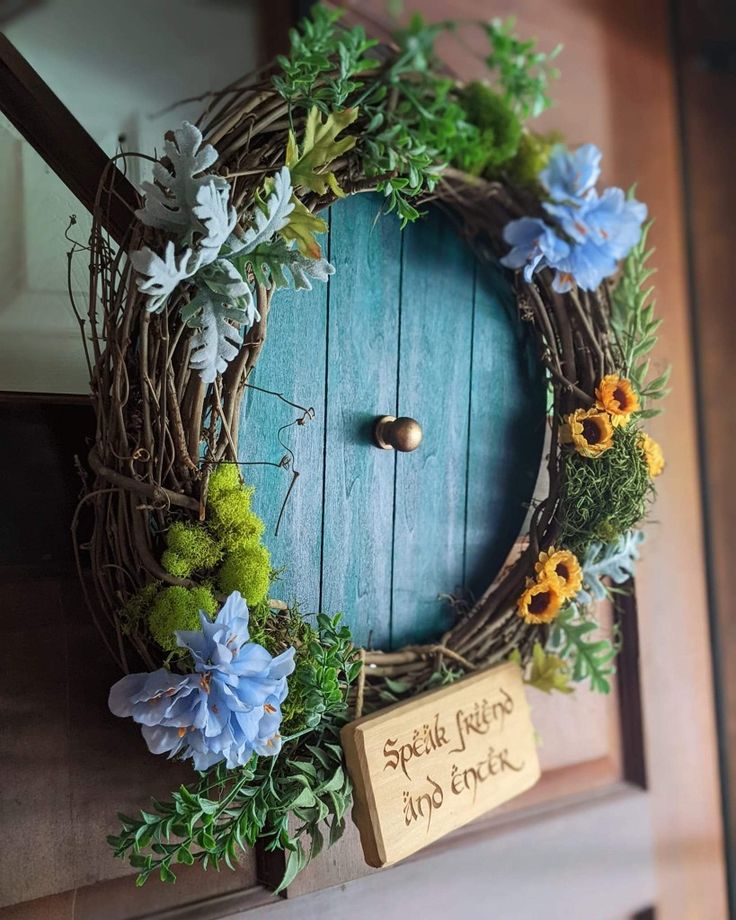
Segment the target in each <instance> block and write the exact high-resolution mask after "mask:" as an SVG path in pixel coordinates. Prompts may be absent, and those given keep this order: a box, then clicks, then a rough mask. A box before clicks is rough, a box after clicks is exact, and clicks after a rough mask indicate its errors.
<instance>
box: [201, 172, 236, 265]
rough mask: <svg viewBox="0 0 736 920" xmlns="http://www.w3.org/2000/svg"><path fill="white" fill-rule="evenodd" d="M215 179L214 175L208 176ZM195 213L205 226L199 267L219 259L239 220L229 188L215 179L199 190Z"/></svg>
mask: <svg viewBox="0 0 736 920" xmlns="http://www.w3.org/2000/svg"><path fill="white" fill-rule="evenodd" d="M207 178H208V179H213V178H214V177H213V176H208V177H207ZM193 210H194V215H195V217H196V218H197V219H198V220H199V222H200V224H201V225H202V227H203V228H204V235H203V236H202V237H201V239H200V240H199V241H198V244H197V256H198V260H199V267H200V268H202V267H203V266H205V265H210V264H211V263H212V262H214V261H215V259H217V257H218V256H219V254H220V249H222V247H223V245H224V244H225V243H226V242H227V239H228V237H229V236H230V234H231V233H232V232H233V228H234V227H235V224H236V223H237V220H238V215H237V214H236V212H235V208H233V207H232V206H231V205H230V196H229V188H221V187H220V186H218V185H217V184H216V183H215V182H214V181H210V182H206V183H204V184H203V185H201V186H200V187H199V189H198V190H197V203H196V204H195V205H194V209H193Z"/></svg>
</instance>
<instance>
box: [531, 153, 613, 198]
mask: <svg viewBox="0 0 736 920" xmlns="http://www.w3.org/2000/svg"><path fill="white" fill-rule="evenodd" d="M601 157H602V154H601V151H600V150H599V149H598V147H596V145H595V144H583V145H582V146H580V147H578V148H577V150H574V151H572V152H570V151H569V150H566V149H565V147H563V146H558V147H556V148H555V149H554V151H553V152H552V156H551V157H550V161H549V165H548V166H547V168H546V169H543V170H542V171H541V172H540V174H539V179H540V181H541V183H542V185H543V186H544V187H545V188H546V190H547V191H548V192H549V194H550V197H551V198H552V199H553V200H554V201H573V202H577V201H582V200H585V199H586V198H587V197H588V196H589V195H590V194H591V193H592V191H593V188H594V186H595V184H596V182H597V181H598V177H599V176H600V173H601V165H600V164H601Z"/></svg>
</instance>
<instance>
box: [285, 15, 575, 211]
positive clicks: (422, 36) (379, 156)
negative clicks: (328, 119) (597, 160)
mask: <svg viewBox="0 0 736 920" xmlns="http://www.w3.org/2000/svg"><path fill="white" fill-rule="evenodd" d="M340 15H341V13H340V12H339V11H331V10H326V9H325V8H324V7H322V6H319V5H318V6H316V7H314V8H313V11H312V18H311V19H310V20H307V21H305V22H304V23H302V25H301V26H300V28H299V29H296V30H292V32H291V50H290V53H289V55H288V56H282V57H280V58H279V59H278V63H279V66H280V72H279V73H277V74H275V75H274V77H273V85H274V87H275V88H276V90H277V91H278V92H279V93H280V94H281V96H282V97H283V98H284V99H285V100H286V101H287V102H288V103H289V109H290V114H291V115H293V113H294V112H296V111H299V110H301V111H309V110H311V109H312V108H314V107H316V108H317V109H319V110H320V111H322V112H323V113H325V114H326V115H328V116H330V115H332V114H334V113H335V112H337V111H339V110H340V109H346V108H350V109H353V108H357V109H358V110H359V112H360V119H359V123H358V125H359V128H360V131H359V135H358V138H359V139H358V143H357V144H356V152H357V155H358V156H359V158H360V166H361V170H362V172H363V173H364V175H366V176H370V177H375V178H377V179H378V182H377V186H378V190H379V191H382V192H383V193H384V195H385V196H386V202H387V210H388V211H395V212H396V214H397V215H398V216H399V218H400V220H401V223H402V226H403V225H405V224H406V223H408V222H410V221H413V220H416V219H417V217H419V214H420V212H419V210H418V209H417V207H416V206H415V205H414V204H412V201H411V199H413V198H417V197H418V196H420V195H421V194H423V193H424V192H431V191H432V190H433V189H434V188H435V186H436V183H437V182H438V179H439V172H440V170H441V169H442V168H443V167H444V166H446V165H447V164H452V165H454V166H456V167H458V168H459V169H462V170H465V171H467V172H470V173H474V174H481V173H482V172H483V171H484V170H485V169H486V168H488V167H490V166H493V167H494V168H498V167H499V166H500V165H502V163H504V162H506V161H509V160H511V159H512V158H513V157H514V156H515V155H516V152H517V149H518V147H519V141H520V136H521V128H520V125H519V121H518V118H519V117H528V116H532V115H537V114H539V113H540V112H541V111H542V110H543V109H544V108H546V106H547V105H548V104H549V98H548V96H547V93H546V89H547V84H548V81H549V80H550V79H551V78H553V77H555V76H556V71H555V70H554V69H553V68H552V67H550V61H551V60H552V58H554V57H555V56H556V55H557V53H558V51H559V49H555V50H554V51H553V52H552V54H550V55H548V54H544V53H541V52H538V51H536V50H535V44H534V42H529V41H521V40H520V39H519V38H517V37H516V36H515V35H514V33H513V22H512V21H511V20H507V21H506V22H503V23H502V22H500V21H494V22H492V23H481V22H474V23H464V24H466V25H473V26H475V27H479V28H481V29H482V30H483V31H484V33H485V34H486V35H487V37H488V39H489V42H490V47H491V50H490V53H489V54H488V55H487V56H485V57H484V58H482V59H483V60H484V61H485V63H486V65H487V67H488V68H489V72H490V74H491V75H492V76H493V77H494V78H495V81H496V85H497V87H498V92H494V91H493V90H492V89H489V88H488V87H483V92H484V93H485V96H486V100H485V101H486V105H485V106H484V111H485V113H486V116H487V114H488V111H489V108H490V107H491V106H492V107H493V113H492V120H491V122H490V123H489V122H488V119H487V117H486V119H485V121H483V120H481V121H478V120H476V119H475V118H474V115H473V112H472V111H470V107H471V106H472V103H473V100H471V99H468V100H464V98H463V91H462V89H461V88H460V87H459V86H458V85H457V84H456V82H455V81H454V80H453V79H452V78H451V77H449V76H448V75H446V73H445V70H444V68H443V66H442V64H441V62H440V60H439V58H438V57H437V55H436V53H435V42H436V40H437V38H438V36H439V35H440V34H442V33H443V32H450V33H456V32H457V28H458V25H459V24H458V23H457V22H455V21H453V20H443V21H441V22H436V23H427V22H425V21H424V19H423V18H422V17H421V16H420V15H418V14H415V15H414V16H412V17H411V19H410V20H409V23H408V24H407V25H406V26H405V27H403V28H400V29H398V30H397V31H396V32H395V34H394V40H395V42H396V44H397V45H398V52H397V54H395V55H394V56H392V58H391V59H390V60H389V61H388V62H386V63H381V62H379V61H377V60H373V59H372V58H370V57H368V56H367V52H368V51H369V50H370V48H371V47H372V45H373V44H374V43H373V42H370V41H369V40H368V39H366V36H365V32H364V30H363V29H362V28H361V27H360V26H356V27H353V28H350V29H346V28H343V27H342V26H341V25H340V24H339V21H338V20H339V18H340ZM476 95H477V93H476Z"/></svg>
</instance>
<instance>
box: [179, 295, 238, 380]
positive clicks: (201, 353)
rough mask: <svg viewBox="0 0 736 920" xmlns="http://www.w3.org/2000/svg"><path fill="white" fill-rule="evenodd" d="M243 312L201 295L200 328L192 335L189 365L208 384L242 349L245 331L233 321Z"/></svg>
mask: <svg viewBox="0 0 736 920" xmlns="http://www.w3.org/2000/svg"><path fill="white" fill-rule="evenodd" d="M239 318H241V317H240V312H239V311H237V310H233V309H232V308H230V307H228V306H227V304H223V303H222V302H218V301H216V300H215V299H214V298H209V297H202V298H201V315H200V317H199V321H198V322H199V328H198V330H197V331H196V332H195V333H194V335H193V336H192V356H191V361H190V364H191V366H192V368H193V369H194V370H197V371H199V376H200V377H201V378H202V380H203V381H204V382H205V383H213V382H214V380H215V379H216V377H217V375H218V374H222V373H223V372H224V371H225V370H226V368H227V366H228V364H229V363H230V362H231V361H232V360H233V358H234V357H235V356H236V355H237V354H238V352H239V351H240V347H241V345H242V341H243V339H242V336H243V333H242V330H241V329H240V328H238V327H237V326H234V325H233V323H232V322H231V320H234V321H236V322H237V321H238V319H239Z"/></svg>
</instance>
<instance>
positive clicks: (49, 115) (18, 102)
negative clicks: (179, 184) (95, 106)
mask: <svg viewBox="0 0 736 920" xmlns="http://www.w3.org/2000/svg"><path fill="white" fill-rule="evenodd" d="M0 109H1V110H2V111H3V113H4V114H5V115H6V116H7V118H8V119H9V120H10V122H11V123H12V124H13V125H14V126H15V128H16V129H17V130H18V131H19V132H20V133H21V134H22V135H23V137H24V138H25V139H26V140H27V141H28V143H29V144H30V145H31V146H32V147H33V148H34V149H35V150H36V151H37V152H38V153H39V154H40V155H41V156H42V157H43V159H44V160H45V161H46V163H48V165H49V166H50V167H51V169H53V171H54V172H55V173H56V174H57V176H58V177H59V178H60V179H61V181H62V182H63V183H64V184H65V185H66V186H67V187H68V188H69V190H70V191H71V192H72V193H73V194H74V195H76V197H77V198H78V199H79V200H80V201H81V203H82V204H83V205H84V206H85V207H86V208H87V209H88V210H89V211H93V210H94V207H95V201H96V199H97V195H98V189H99V186H100V182H101V180H102V179H103V177H104V178H105V179H106V182H107V187H108V191H107V196H106V201H105V202H104V207H103V212H104V213H103V222H104V225H105V229H106V230H107V231H108V233H109V234H110V236H112V237H113V239H114V240H115V241H116V242H117V243H119V244H121V243H122V242H123V240H124V239H125V236H126V234H127V231H128V228H129V225H130V219H131V214H132V212H133V211H135V209H136V208H137V207H138V206H139V201H138V193H137V192H136V190H135V187H134V186H133V185H132V183H131V182H130V181H129V180H128V179H127V178H126V177H125V176H124V175H123V174H122V172H120V170H119V169H118V168H117V167H116V166H115V165H114V164H113V163H111V162H110V158H109V157H108V156H107V154H105V152H104V151H103V150H102V148H101V147H100V146H99V145H98V144H97V142H96V141H95V140H94V139H93V138H92V137H91V136H90V135H89V134H88V133H87V131H86V130H85V129H84V128H83V127H82V125H81V124H80V123H79V122H78V121H77V119H76V118H75V117H74V116H73V115H72V113H71V112H70V111H69V109H67V108H66V106H65V105H64V104H63V103H62V102H61V100H60V99H59V98H58V96H56V95H55V94H54V93H53V92H52V90H51V89H50V87H49V86H47V84H46V83H44V81H43V80H42V79H41V77H40V76H39V75H38V74H37V73H36V71H35V70H34V69H33V68H32V67H31V65H30V64H29V63H28V61H26V59H25V58H24V57H23V56H22V55H21V54H20V53H19V52H18V50H17V49H16V48H15V46H14V45H13V44H12V43H11V42H10V41H9V40H8V39H7V38H6V37H5V36H4V35H0Z"/></svg>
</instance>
